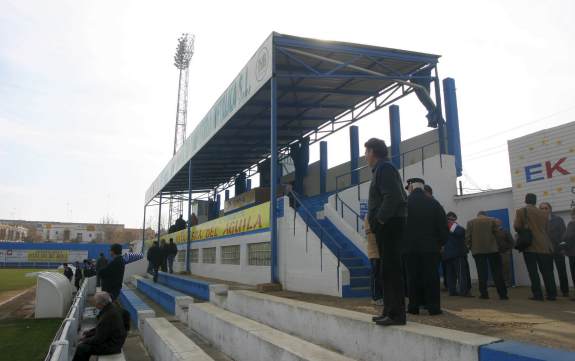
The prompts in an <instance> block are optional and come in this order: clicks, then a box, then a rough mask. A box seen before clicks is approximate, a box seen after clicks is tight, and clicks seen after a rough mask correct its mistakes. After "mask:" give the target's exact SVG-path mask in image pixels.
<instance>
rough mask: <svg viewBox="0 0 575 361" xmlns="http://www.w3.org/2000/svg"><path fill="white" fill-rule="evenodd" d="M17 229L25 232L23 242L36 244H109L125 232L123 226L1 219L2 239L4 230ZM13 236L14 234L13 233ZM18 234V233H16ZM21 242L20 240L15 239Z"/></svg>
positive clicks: (0, 235)
mask: <svg viewBox="0 0 575 361" xmlns="http://www.w3.org/2000/svg"><path fill="white" fill-rule="evenodd" d="M3 227H4V228H6V229H8V227H16V228H17V229H19V230H20V234H22V230H25V234H24V236H21V237H22V238H21V239H22V240H24V238H27V239H28V240H30V241H34V242H79V243H87V242H108V241H109V240H113V239H115V238H116V237H115V235H116V234H117V233H122V232H123V231H124V225H123V224H98V223H71V222H43V221H23V220H6V219H0V239H3V237H2V231H1V230H2V229H4V228H3ZM6 232H8V231H6ZM11 234H12V233H11ZM16 234H18V232H16ZM15 240H20V239H15Z"/></svg>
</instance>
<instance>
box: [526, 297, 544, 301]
mask: <svg viewBox="0 0 575 361" xmlns="http://www.w3.org/2000/svg"><path fill="white" fill-rule="evenodd" d="M529 300H531V301H543V297H529Z"/></svg>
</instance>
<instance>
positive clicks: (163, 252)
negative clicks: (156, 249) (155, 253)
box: [160, 239, 168, 272]
mask: <svg viewBox="0 0 575 361" xmlns="http://www.w3.org/2000/svg"><path fill="white" fill-rule="evenodd" d="M160 270H161V271H162V272H168V245H167V244H166V240H165V239H162V240H161V242H160Z"/></svg>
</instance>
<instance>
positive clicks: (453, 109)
mask: <svg viewBox="0 0 575 361" xmlns="http://www.w3.org/2000/svg"><path fill="white" fill-rule="evenodd" d="M443 97H444V98H445V118H446V121H447V151H448V153H449V154H451V155H453V156H454V157H455V171H456V173H457V176H458V177H461V175H462V174H463V164H462V160H461V138H460V135H459V112H458V110H457V94H456V92H455V80H453V79H452V78H445V79H443Z"/></svg>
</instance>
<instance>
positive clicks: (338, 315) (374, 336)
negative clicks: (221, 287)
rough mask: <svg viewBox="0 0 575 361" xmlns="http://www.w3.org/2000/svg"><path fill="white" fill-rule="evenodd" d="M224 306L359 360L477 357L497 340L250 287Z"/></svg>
mask: <svg viewBox="0 0 575 361" xmlns="http://www.w3.org/2000/svg"><path fill="white" fill-rule="evenodd" d="M225 307H226V308H227V309H228V310H229V311H231V312H235V313H238V314H240V315H242V316H244V317H248V318H250V319H253V320H255V321H258V322H262V323H265V324H266V325H268V326H269V327H274V328H276V329H278V330H280V331H283V332H286V333H289V334H292V335H294V336H297V337H299V338H302V339H306V340H308V341H310V342H313V343H316V344H319V345H325V347H330V348H332V349H334V350H340V351H341V352H342V353H344V354H345V355H346V356H348V357H351V358H354V359H357V360H364V361H376V360H377V361H381V360H393V361H423V360H425V361H445V360H465V361H468V360H469V361H478V359H479V347H480V346H483V345H487V344H491V343H493V342H498V341H499V339H496V338H493V337H488V336H482V335H477V334H472V333H467V332H461V331H456V330H450V329H446V328H440V327H435V326H429V325H424V324H418V323H413V322H408V323H407V325H405V326H390V327H381V326H378V325H376V324H374V323H373V322H372V320H371V318H372V316H373V315H370V314H366V313H361V312H354V311H349V310H345V309H341V308H335V307H328V306H322V305H318V304H313V303H307V302H301V301H296V300H292V299H288V298H282V297H276V296H271V295H267V294H261V293H256V292H251V291H240V290H237V291H230V292H229V293H228V297H227V300H226V302H225ZM229 337H231V336H229ZM271 359H273V360H279V359H280V358H279V357H276V358H270V360H271Z"/></svg>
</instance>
